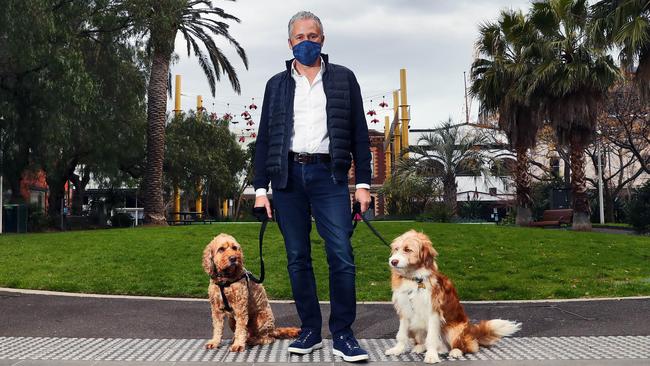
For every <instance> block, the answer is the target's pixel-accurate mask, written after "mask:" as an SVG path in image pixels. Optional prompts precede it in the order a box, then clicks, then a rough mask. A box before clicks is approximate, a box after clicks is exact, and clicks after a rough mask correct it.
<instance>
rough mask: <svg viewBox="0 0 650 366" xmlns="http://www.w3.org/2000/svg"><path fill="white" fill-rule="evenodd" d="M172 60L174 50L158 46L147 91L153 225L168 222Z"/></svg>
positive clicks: (148, 200) (147, 205)
mask: <svg viewBox="0 0 650 366" xmlns="http://www.w3.org/2000/svg"><path fill="white" fill-rule="evenodd" d="M169 60H170V54H168V53H165V52H160V51H158V50H154V54H153V61H152V65H151V75H150V78H149V87H148V91H147V166H146V172H145V180H144V222H145V224H152V225H167V220H166V219H165V205H164V202H163V191H162V184H163V161H164V158H165V120H166V113H167V78H168V73H169Z"/></svg>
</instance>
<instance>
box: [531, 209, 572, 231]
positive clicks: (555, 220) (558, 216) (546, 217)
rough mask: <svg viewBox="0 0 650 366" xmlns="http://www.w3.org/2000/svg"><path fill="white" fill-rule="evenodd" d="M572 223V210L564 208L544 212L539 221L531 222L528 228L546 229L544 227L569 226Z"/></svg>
mask: <svg viewBox="0 0 650 366" xmlns="http://www.w3.org/2000/svg"><path fill="white" fill-rule="evenodd" d="M572 221H573V209H570V208H564V209H558V210H544V213H543V214H542V220H541V221H533V222H531V223H530V226H534V227H546V226H562V225H571V222H572Z"/></svg>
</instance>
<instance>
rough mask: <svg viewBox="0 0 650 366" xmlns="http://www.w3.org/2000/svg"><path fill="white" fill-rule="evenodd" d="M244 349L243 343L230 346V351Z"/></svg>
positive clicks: (241, 350) (242, 350)
mask: <svg viewBox="0 0 650 366" xmlns="http://www.w3.org/2000/svg"><path fill="white" fill-rule="evenodd" d="M245 349H246V346H244V345H243V344H233V345H232V346H230V352H244V350H245Z"/></svg>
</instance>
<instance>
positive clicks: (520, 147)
mask: <svg viewBox="0 0 650 366" xmlns="http://www.w3.org/2000/svg"><path fill="white" fill-rule="evenodd" d="M536 42H537V39H536V32H535V31H534V29H533V28H532V26H531V23H530V22H529V20H528V19H527V18H526V16H525V15H524V14H523V13H522V12H521V11H514V10H504V11H502V12H501V15H500V16H499V19H498V20H497V21H496V22H488V23H484V24H482V25H481V26H480V27H479V38H478V40H477V42H476V49H477V51H478V57H477V58H476V60H475V61H474V62H473V64H472V86H471V92H472V94H473V95H474V96H475V97H476V98H478V100H479V101H480V102H481V107H480V113H481V114H482V115H484V116H485V117H490V116H494V115H496V116H498V121H499V128H500V129H501V130H503V131H504V132H505V133H506V135H507V137H508V141H509V142H510V145H511V147H512V148H513V149H514V151H515V153H516V156H517V165H516V168H515V179H514V180H515V187H516V193H517V219H516V223H517V225H527V224H528V223H529V222H531V221H532V212H531V204H532V202H531V195H530V175H529V173H528V170H529V169H528V168H529V165H530V164H529V159H528V151H529V149H531V148H532V147H534V145H535V138H536V136H537V131H538V130H539V127H540V126H541V125H542V123H543V114H542V108H541V98H540V96H539V95H529V94H528V93H527V89H528V84H529V83H530V81H531V78H532V77H533V67H534V65H535V62H536V61H537V60H536V56H537V55H536V52H535V51H536V50H535V45H536Z"/></svg>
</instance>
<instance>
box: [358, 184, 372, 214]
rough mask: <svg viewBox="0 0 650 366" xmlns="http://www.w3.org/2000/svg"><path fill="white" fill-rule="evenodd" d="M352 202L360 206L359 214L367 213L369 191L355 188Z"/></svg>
mask: <svg viewBox="0 0 650 366" xmlns="http://www.w3.org/2000/svg"><path fill="white" fill-rule="evenodd" d="M354 200H355V201H357V202H359V203H360V204H361V213H364V212H366V211H368V207H370V191H369V190H367V189H365V188H357V190H356V191H355V192H354Z"/></svg>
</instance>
